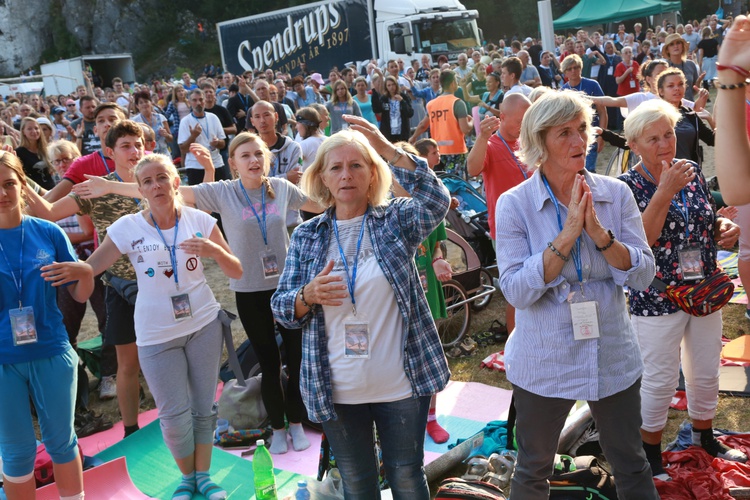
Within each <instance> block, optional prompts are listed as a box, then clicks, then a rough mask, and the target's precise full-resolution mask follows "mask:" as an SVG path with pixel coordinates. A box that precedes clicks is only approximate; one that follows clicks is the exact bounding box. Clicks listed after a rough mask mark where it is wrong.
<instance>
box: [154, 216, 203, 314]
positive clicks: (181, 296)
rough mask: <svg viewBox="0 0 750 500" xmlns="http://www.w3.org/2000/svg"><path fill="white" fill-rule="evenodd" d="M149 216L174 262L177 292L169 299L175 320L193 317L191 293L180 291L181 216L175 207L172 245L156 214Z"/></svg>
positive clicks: (173, 270) (173, 275) (173, 273)
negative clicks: (158, 222) (178, 258)
mask: <svg viewBox="0 0 750 500" xmlns="http://www.w3.org/2000/svg"><path fill="white" fill-rule="evenodd" d="M149 216H150V217H151V222H153V223H154V227H155V228H156V232H157V233H159V237H160V238H161V241H162V242H163V243H164V246H165V247H166V248H167V250H168V251H169V259H170V261H171V264H172V277H173V278H174V283H175V289H176V292H177V293H173V294H171V295H170V296H169V299H170V301H171V305H172V317H173V318H174V320H175V321H181V320H184V319H188V318H192V317H193V309H192V307H191V306H190V295H189V294H187V293H179V291H180V278H179V269H178V262H177V233H178V232H179V230H180V216H179V214H178V213H177V209H175V215H174V238H173V242H172V246H171V247H170V246H169V245H168V244H167V240H166V239H165V238H164V234H163V233H162V232H161V228H160V227H159V224H157V223H156V219H154V214H153V213H150V214H149Z"/></svg>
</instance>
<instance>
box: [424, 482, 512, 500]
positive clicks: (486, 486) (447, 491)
mask: <svg viewBox="0 0 750 500" xmlns="http://www.w3.org/2000/svg"><path fill="white" fill-rule="evenodd" d="M449 499H465V500H507V497H506V496H505V495H504V494H503V491H502V490H501V489H500V488H498V487H497V486H495V485H494V484H490V483H486V482H484V481H476V480H473V481H469V480H466V479H462V478H460V477H451V478H448V479H444V480H443V481H442V482H441V483H440V486H439V487H438V490H437V494H436V495H435V500H449Z"/></svg>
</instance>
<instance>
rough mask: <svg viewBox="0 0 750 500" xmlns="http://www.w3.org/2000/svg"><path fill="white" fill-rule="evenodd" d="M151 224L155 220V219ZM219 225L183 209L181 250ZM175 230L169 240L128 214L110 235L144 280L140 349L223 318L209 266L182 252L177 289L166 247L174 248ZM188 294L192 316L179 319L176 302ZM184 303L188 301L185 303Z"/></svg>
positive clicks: (139, 302) (138, 314)
mask: <svg viewBox="0 0 750 500" xmlns="http://www.w3.org/2000/svg"><path fill="white" fill-rule="evenodd" d="M149 220H150V219H149ZM215 225H216V220H215V219H214V218H213V217H211V216H210V215H208V214H206V213H204V212H201V211H200V210H196V209H194V208H191V207H182V215H181V217H180V220H179V228H178V235H177V245H178V247H179V244H180V243H181V242H182V241H184V240H187V239H189V238H192V237H193V236H194V235H197V234H201V235H203V237H205V238H208V236H209V235H210V234H211V231H213V229H214V226H215ZM174 231H175V228H174V227H172V228H169V229H162V234H163V235H164V240H162V239H161V237H160V236H159V233H158V232H157V231H156V228H155V227H154V226H152V225H151V224H149V223H148V222H147V221H146V219H145V218H144V216H143V214H142V213H137V214H130V215H125V216H123V217H121V218H120V219H118V220H117V221H116V222H115V223H114V224H112V225H111V226H110V227H109V229H108V230H107V235H108V236H109V238H110V239H111V240H112V242H113V243H114V244H115V246H116V247H117V249H118V250H119V251H120V252H122V253H123V254H125V255H127V256H128V258H129V259H130V262H131V263H132V264H133V268H134V269H135V274H136V278H137V280H138V298H137V299H136V302H135V334H136V344H137V345H139V346H148V345H156V344H163V343H165V342H169V341H170V340H174V339H176V338H180V337H183V336H185V335H190V334H191V333H195V332H197V331H198V330H200V329H201V328H203V327H204V326H206V325H208V324H209V323H210V322H211V321H213V320H215V319H216V315H217V314H218V313H219V309H220V306H219V303H218V302H216V299H215V298H214V294H213V292H212V291H211V289H210V288H209V287H208V283H206V277H205V276H204V275H203V263H202V262H201V260H200V258H199V257H196V256H195V255H190V254H187V253H185V252H184V251H182V250H180V249H179V248H178V249H177V277H178V278H179V282H180V289H179V290H177V286H176V284H175V276H174V269H173V268H172V260H171V258H170V252H169V250H168V249H167V247H166V246H165V244H164V241H166V242H167V244H168V245H169V247H171V246H172V244H173V242H174V241H175V239H174ZM182 294H187V295H188V296H189V298H190V309H191V311H192V317H190V318H186V319H181V320H176V319H175V317H174V314H173V305H172V303H173V300H172V297H174V296H179V295H182ZM183 304H184V301H183Z"/></svg>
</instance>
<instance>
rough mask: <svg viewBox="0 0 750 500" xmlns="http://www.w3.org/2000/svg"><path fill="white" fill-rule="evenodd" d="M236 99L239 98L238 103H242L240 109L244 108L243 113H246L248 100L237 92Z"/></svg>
mask: <svg viewBox="0 0 750 500" xmlns="http://www.w3.org/2000/svg"><path fill="white" fill-rule="evenodd" d="M237 97H239V98H240V102H241V103H242V107H243V108H245V113H247V110H248V108H249V106H248V105H247V102H248V99H247V98H246V97H245V96H243V95H242V93H240V92H237Z"/></svg>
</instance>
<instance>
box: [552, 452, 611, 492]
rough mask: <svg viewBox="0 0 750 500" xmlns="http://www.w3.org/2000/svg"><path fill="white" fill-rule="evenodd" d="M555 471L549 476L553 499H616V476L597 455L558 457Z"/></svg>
mask: <svg viewBox="0 0 750 500" xmlns="http://www.w3.org/2000/svg"><path fill="white" fill-rule="evenodd" d="M556 462H559V464H556V466H555V473H554V474H552V477H550V479H549V486H550V488H549V489H550V493H549V497H550V499H555V500H578V499H581V500H617V490H616V489H615V478H614V476H612V474H611V473H610V472H609V471H608V470H607V469H605V468H604V467H602V465H601V464H599V461H598V460H597V459H596V457H594V456H590V455H582V456H579V457H575V458H571V457H568V456H566V455H562V456H559V460H556Z"/></svg>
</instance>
